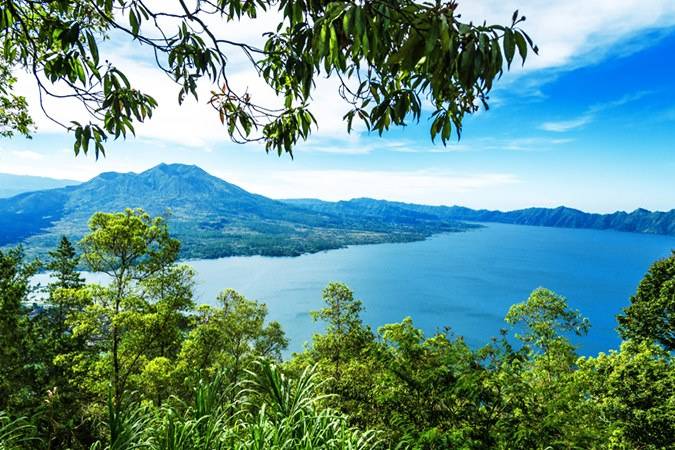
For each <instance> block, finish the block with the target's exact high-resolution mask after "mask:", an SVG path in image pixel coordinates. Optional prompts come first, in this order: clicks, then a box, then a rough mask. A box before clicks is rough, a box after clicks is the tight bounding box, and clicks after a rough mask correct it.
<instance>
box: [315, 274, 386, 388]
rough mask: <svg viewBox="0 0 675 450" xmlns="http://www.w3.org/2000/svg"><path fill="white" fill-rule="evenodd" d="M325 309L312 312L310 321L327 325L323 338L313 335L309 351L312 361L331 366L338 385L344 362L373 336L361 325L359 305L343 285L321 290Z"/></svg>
mask: <svg viewBox="0 0 675 450" xmlns="http://www.w3.org/2000/svg"><path fill="white" fill-rule="evenodd" d="M323 301H324V302H325V303H326V307H325V308H323V309H321V310H319V311H314V312H312V317H313V318H314V320H322V321H324V322H326V323H327V325H326V333H325V334H324V335H315V336H314V338H313V344H312V350H313V352H314V353H315V354H316V356H315V359H319V360H320V359H327V360H329V361H330V362H331V365H332V376H333V378H335V381H336V382H337V383H339V382H340V377H341V375H342V370H343V367H341V366H342V365H344V362H345V361H346V360H348V359H350V358H352V357H353V356H354V355H355V354H358V353H359V352H360V351H361V350H362V349H363V348H364V347H365V346H366V345H367V343H368V342H369V341H372V339H373V335H372V333H371V332H370V329H367V328H366V327H364V325H363V323H362V322H361V317H360V315H361V312H362V311H363V304H362V303H361V301H360V300H356V299H355V298H354V293H353V292H352V291H351V289H349V288H348V287H347V285H345V284H343V283H329V284H328V286H326V287H325V288H324V290H323Z"/></svg>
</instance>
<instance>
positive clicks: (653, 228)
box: [285, 198, 675, 235]
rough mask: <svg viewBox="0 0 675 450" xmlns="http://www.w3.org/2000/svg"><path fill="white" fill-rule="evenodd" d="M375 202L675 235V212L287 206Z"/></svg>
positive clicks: (463, 215)
mask: <svg viewBox="0 0 675 450" xmlns="http://www.w3.org/2000/svg"><path fill="white" fill-rule="evenodd" d="M368 201H371V202H379V203H386V204H390V205H396V206H399V207H401V208H403V209H407V210H409V211H413V212H420V213H425V214H429V215H430V216H432V217H436V218H438V219H443V220H457V221H467V222H485V223H490V222H495V223H509V224H515V225H533V226H548V227H557V228H588V229H600V230H617V231H628V232H635V233H648V234H664V235H675V209H671V210H669V211H650V210H647V209H644V208H636V209H635V210H634V211H632V212H626V211H616V212H613V213H607V214H600V213H588V212H585V211H582V210H579V209H576V208H570V207H567V206H558V207H556V208H543V207H529V208H522V209H517V210H512V211H500V210H488V209H472V208H467V207H464V206H428V205H418V204H414V203H404V202H395V201H394V202H393V201H388V200H372V199H367V198H359V199H352V200H342V201H338V202H326V201H322V200H314V199H287V200H285V202H287V203H288V204H293V205H296V206H302V207H304V208H308V209H312V210H316V211H322V212H324V213H328V212H332V213H338V212H339V211H344V210H349V209H352V208H353V206H351V204H361V205H363V204H364V203H367V202H368Z"/></svg>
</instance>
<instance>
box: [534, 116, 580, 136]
mask: <svg viewBox="0 0 675 450" xmlns="http://www.w3.org/2000/svg"><path fill="white" fill-rule="evenodd" d="M592 120H593V116H591V115H590V114H584V115H583V116H580V117H577V118H575V119H569V120H561V121H558V122H544V123H542V124H541V126H540V127H539V128H541V129H542V130H544V131H552V132H555V133H562V132H565V131H569V130H574V129H575V128H580V127H583V126H584V125H588V124H589V123H590V122H591V121H592Z"/></svg>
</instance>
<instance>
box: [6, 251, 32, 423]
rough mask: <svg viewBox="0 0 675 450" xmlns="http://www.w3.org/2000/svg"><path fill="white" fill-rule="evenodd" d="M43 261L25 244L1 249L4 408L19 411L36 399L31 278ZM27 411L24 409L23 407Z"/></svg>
mask: <svg viewBox="0 0 675 450" xmlns="http://www.w3.org/2000/svg"><path fill="white" fill-rule="evenodd" d="M39 266H40V263H39V262H38V261H32V262H28V261H26V260H25V257H24V253H23V249H22V248H21V247H17V248H13V249H9V250H7V251H3V250H0V343H1V344H0V411H2V410H7V408H9V407H14V408H16V409H15V411H16V412H19V411H18V410H21V409H22V408H24V407H25V406H26V405H27V404H31V402H34V386H33V382H34V381H37V380H34V381H31V380H32V379H33V378H34V377H33V375H34V374H33V371H32V364H31V363H32V361H31V356H33V355H34V352H32V351H31V350H32V349H31V345H32V343H31V327H30V321H29V314H28V313H29V311H30V310H29V307H28V304H27V303H28V301H29V300H30V294H31V292H32V291H33V289H32V288H31V285H30V279H31V277H32V276H33V275H35V273H36V272H37V270H38V268H39ZM21 412H23V411H21Z"/></svg>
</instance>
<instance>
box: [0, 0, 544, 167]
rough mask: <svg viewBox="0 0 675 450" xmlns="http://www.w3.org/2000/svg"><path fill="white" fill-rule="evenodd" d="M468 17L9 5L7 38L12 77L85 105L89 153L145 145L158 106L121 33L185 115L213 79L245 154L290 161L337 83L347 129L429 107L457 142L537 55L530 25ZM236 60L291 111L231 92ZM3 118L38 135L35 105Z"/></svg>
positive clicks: (388, 11) (357, 10) (247, 6)
mask: <svg viewBox="0 0 675 450" xmlns="http://www.w3.org/2000/svg"><path fill="white" fill-rule="evenodd" d="M457 6H458V5H457V2H456V1H454V0H451V1H449V2H446V3H442V2H435V3H421V2H415V1H413V0H396V1H389V0H387V1H377V2H373V1H367V2H361V3H348V2H342V1H327V2H317V1H306V0H300V1H291V0H281V1H280V2H275V1H269V0H260V1H256V2H252V1H242V0H210V1H207V2H202V1H199V2H184V1H180V2H176V3H172V4H170V5H167V4H166V3H162V4H161V5H159V4H158V5H154V4H151V3H148V2H146V1H143V0H83V1H81V2H77V3H73V2H71V1H66V0H55V1H49V2H34V1H29V0H11V1H7V2H5V3H4V4H3V8H2V11H3V14H2V15H0V39H1V40H2V44H3V58H4V62H5V64H6V66H7V67H8V68H12V69H13V68H16V69H26V70H27V71H28V72H29V73H30V74H31V75H32V76H33V77H34V78H35V82H36V84H37V87H38V89H39V90H40V93H41V95H40V98H41V99H42V98H45V97H47V96H50V95H51V96H58V97H59V98H63V97H70V98H74V99H76V100H79V101H80V102H81V103H82V105H83V107H84V109H85V110H86V111H87V112H88V113H89V121H88V122H87V123H79V122H72V123H70V124H68V125H66V124H62V126H63V127H65V128H67V129H69V130H72V131H74V135H75V153H76V154H77V153H79V152H80V151H83V152H84V153H87V151H88V150H89V149H90V148H92V149H93V150H94V152H95V153H96V155H97V156H98V155H99V154H103V152H104V142H105V141H106V140H107V139H108V138H109V136H114V137H115V138H118V137H119V136H125V137H126V135H127V133H133V132H134V123H135V122H143V121H144V120H146V119H148V118H150V117H151V116H152V113H153V111H154V110H155V109H156V107H157V102H156V101H155V99H153V98H152V97H150V96H149V95H147V94H145V93H142V92H140V91H138V90H137V89H135V88H134V87H133V86H132V85H131V83H130V82H129V81H128V79H127V77H126V76H125V74H124V73H123V72H121V71H120V70H119V69H118V68H117V67H115V66H114V64H113V63H112V62H109V58H108V57H107V55H104V54H102V53H103V51H104V50H105V49H104V48H99V44H100V42H101V41H102V40H103V39H105V38H106V37H107V36H108V35H110V34H112V33H114V34H115V37H116V39H123V38H125V37H126V38H128V39H129V42H130V43H131V44H132V45H138V46H142V48H143V49H144V50H146V51H148V52H149V53H150V55H152V57H153V60H154V61H156V63H157V66H158V68H159V70H162V71H164V72H165V73H166V74H168V75H169V76H170V77H171V79H173V80H174V81H175V82H176V85H177V91H178V101H179V103H182V102H183V100H184V99H185V97H186V96H188V95H192V96H194V97H195V98H196V97H197V86H198V83H199V82H200V80H204V81H206V82H207V83H209V84H211V85H212V86H218V87H217V88H214V89H213V91H212V93H211V98H210V100H209V103H210V104H211V105H212V106H213V108H214V109H215V111H216V114H217V115H218V116H219V117H220V120H221V122H222V123H223V125H224V127H225V132H226V133H227V134H228V135H229V136H230V137H231V138H232V139H234V140H235V141H237V142H247V141H263V142H264V143H265V145H266V149H267V151H270V150H272V151H276V152H278V153H279V154H281V153H282V152H284V151H286V152H291V151H292V147H293V145H294V144H295V143H296V142H297V141H298V140H299V139H306V138H307V137H308V135H309V133H310V131H311V128H312V126H313V125H314V122H315V121H314V117H313V115H312V113H311V112H310V107H311V103H312V91H313V89H314V87H315V82H316V80H317V79H318V78H319V77H320V76H323V75H327V76H332V77H334V78H335V79H336V80H337V81H338V83H339V85H340V87H339V88H338V90H339V93H340V95H341V96H342V97H343V98H344V100H345V112H346V114H345V116H344V117H345V120H346V122H347V129H348V130H351V128H352V123H353V120H354V119H356V120H357V121H361V122H363V123H364V124H365V125H366V126H367V127H368V128H369V129H372V130H376V131H377V132H379V133H382V132H383V131H385V130H387V129H388V128H389V127H390V126H391V125H403V124H405V123H406V121H409V120H419V118H420V116H421V114H422V104H423V101H424V100H428V102H429V104H430V105H432V112H431V118H432V120H431V121H430V122H431V125H430V133H431V137H432V138H434V137H436V136H440V137H441V140H442V141H443V142H444V143H445V142H446V141H447V140H448V139H450V138H451V134H452V130H453V128H454V130H455V131H456V132H457V134H459V132H460V130H461V125H462V121H463V118H464V116H465V115H466V114H470V113H473V112H475V111H476V110H477V109H478V108H479V106H478V105H480V104H483V105H485V107H487V100H488V95H489V92H490V91H491V89H492V87H493V83H494V82H495V80H496V79H498V78H499V77H500V76H501V74H502V72H503V70H504V66H507V67H510V65H511V63H512V62H513V61H514V59H515V55H516V53H517V54H518V55H519V57H520V59H521V60H522V61H523V62H524V61H525V58H526V57H527V54H528V51H529V50H530V49H533V50H534V51H535V52H536V51H537V50H536V47H535V46H533V44H532V41H531V40H530V38H529V37H528V36H527V34H526V33H525V32H524V31H523V30H522V29H520V26H521V23H522V22H523V21H524V20H525V17H524V16H521V15H520V14H519V13H518V11H516V12H515V13H514V14H513V17H512V20H511V21H510V23H508V24H506V25H487V24H484V23H483V24H478V25H476V24H474V23H473V22H466V21H463V20H462V19H461V16H460V14H458V13H457V12H456V9H457ZM273 10H278V11H279V12H280V15H279V21H278V23H277V24H275V25H273V26H271V27H270V29H269V30H267V31H268V32H267V33H265V38H266V41H265V43H264V45H262V46H259V47H258V46H255V45H252V44H251V43H247V42H239V41H236V40H231V39H225V38H223V37H222V36H221V34H220V29H222V28H224V27H227V24H228V23H232V22H238V21H241V20H242V19H244V20H249V21H253V20H256V18H257V17H259V16H260V15H261V14H262V13H263V12H266V11H273ZM233 52H243V54H244V55H245V56H246V57H247V58H248V61H249V62H250V64H251V65H252V67H254V68H255V69H256V71H257V73H259V74H260V75H261V76H262V77H263V79H264V81H265V82H266V84H267V85H268V86H269V87H270V88H271V89H273V90H274V91H275V92H276V93H277V94H278V95H279V97H280V99H281V98H282V99H283V102H280V103H281V104H280V105H278V104H262V103H259V102H257V99H258V98H259V97H260V96H256V94H257V93H255V92H248V91H246V90H245V88H244V87H243V86H238V85H235V84H233V83H231V82H230V80H229V79H228V74H229V71H230V65H229V64H228V60H230V59H231V56H232V53H233ZM2 81H3V80H2V78H0V82H2ZM4 83H5V84H4V85H2V86H0V89H3V90H4V91H5V92H9V91H10V87H11V83H12V81H11V79H9V78H7V77H6V78H5V80H4ZM56 85H58V86H59V88H60V89H61V90H56V89H55V86H56ZM5 98H6V96H5ZM10 100H11V97H10ZM20 100H21V99H20ZM21 101H23V100H21ZM4 115H5V118H4V120H3V121H4V123H5V127H6V130H8V131H6V132H9V130H16V131H18V132H21V133H24V134H26V133H27V131H28V130H27V125H28V123H29V122H27V120H28V119H27V118H26V117H25V107H23V103H21V102H20V104H19V105H18V107H16V106H15V107H14V108H9V109H5V111H4ZM50 117H51V116H50ZM0 118H2V115H0ZM53 120H54V121H56V122H57V123H61V122H59V121H58V119H56V118H53Z"/></svg>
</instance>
